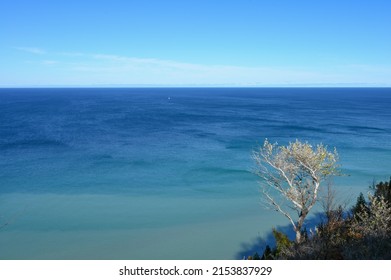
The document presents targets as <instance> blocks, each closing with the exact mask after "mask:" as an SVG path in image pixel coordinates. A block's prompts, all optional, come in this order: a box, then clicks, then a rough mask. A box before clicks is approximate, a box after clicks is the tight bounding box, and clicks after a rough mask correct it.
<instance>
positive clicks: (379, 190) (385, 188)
mask: <svg viewBox="0 0 391 280" xmlns="http://www.w3.org/2000/svg"><path fill="white" fill-rule="evenodd" d="M373 188H374V191H375V193H374V195H375V196H376V197H380V196H382V197H384V199H385V200H386V201H387V203H389V204H390V203H391V177H390V181H389V182H384V183H383V182H380V183H378V184H377V185H375V186H374V187H373Z"/></svg>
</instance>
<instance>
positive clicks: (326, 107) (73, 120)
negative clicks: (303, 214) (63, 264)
mask: <svg viewBox="0 0 391 280" xmlns="http://www.w3.org/2000/svg"><path fill="white" fill-rule="evenodd" d="M390 105H391V89H370V88H366V89H311V88H306V89H298V88H296V89H240V88H234V89H206V88H205V89H180V88H176V89H0V133H1V134H0V225H1V224H5V223H7V225H6V226H5V227H3V228H1V229H0V248H1V249H0V258H1V259H233V258H240V257H241V254H242V252H244V251H245V247H246V246H248V244H252V243H253V242H255V240H256V238H258V237H262V236H264V235H265V234H267V233H268V232H269V231H270V229H271V227H272V226H275V225H285V224H287V222H286V220H284V218H283V217H280V216H279V215H278V214H276V213H274V212H272V211H269V210H266V209H264V208H263V207H262V205H261V201H260V193H259V187H258V182H257V180H258V179H257V178H256V176H255V175H253V173H252V172H251V171H252V170H253V168H254V167H255V166H254V164H253V162H252V160H251V151H252V150H253V149H254V148H255V147H256V146H257V145H258V144H259V143H262V142H263V140H264V139H265V138H268V139H270V140H271V141H278V142H279V143H281V144H286V143H288V142H289V141H294V140H295V139H296V138H298V139H301V140H308V141H309V142H312V143H319V142H323V143H325V144H327V145H329V146H330V147H334V146H335V147H336V148H337V149H338V152H339V154H340V158H341V164H342V168H343V172H344V173H345V174H347V175H348V176H344V177H341V178H336V179H335V180H334V186H335V188H336V189H337V190H338V192H339V194H340V196H341V197H343V200H349V199H350V200H353V201H354V200H355V197H356V195H357V194H358V193H359V192H360V191H364V192H366V191H367V187H368V186H369V185H370V184H371V183H372V180H374V179H377V180H385V179H388V176H389V175H391V173H390V166H391V164H390V163H391V141H389V139H390V135H391V124H390V123H391V111H390V110H389V107H390Z"/></svg>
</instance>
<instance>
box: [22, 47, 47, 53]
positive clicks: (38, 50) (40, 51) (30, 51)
mask: <svg viewBox="0 0 391 280" xmlns="http://www.w3.org/2000/svg"><path fill="white" fill-rule="evenodd" d="M15 49H17V50H19V51H23V52H28V53H32V54H45V53H46V51H45V50H43V49H40V48H32V47H17V48H15Z"/></svg>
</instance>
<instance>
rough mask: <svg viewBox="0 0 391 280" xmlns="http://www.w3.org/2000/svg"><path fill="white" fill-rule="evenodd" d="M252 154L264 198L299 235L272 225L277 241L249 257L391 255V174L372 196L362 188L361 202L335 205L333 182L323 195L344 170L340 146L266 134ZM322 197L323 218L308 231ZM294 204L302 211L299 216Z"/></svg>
mask: <svg viewBox="0 0 391 280" xmlns="http://www.w3.org/2000/svg"><path fill="white" fill-rule="evenodd" d="M253 158H254V160H255V162H256V164H257V171H256V173H257V174H258V175H259V176H260V177H261V179H262V182H261V188H262V193H263V198H265V201H266V202H268V203H269V205H270V206H271V208H272V209H274V210H275V211H278V212H280V213H281V214H283V215H284V216H285V217H286V218H288V220H289V221H290V223H291V224H292V226H293V230H294V232H295V235H296V238H295V240H294V241H293V240H290V239H289V237H288V236H287V235H286V234H285V233H283V232H280V231H278V230H276V229H273V236H274V239H275V241H276V245H275V247H274V248H271V247H270V246H269V245H267V246H266V248H265V249H264V251H263V253H262V254H258V252H257V253H255V254H254V255H253V256H250V257H248V258H249V259H391V179H390V181H389V182H380V183H378V184H375V183H374V184H373V186H372V187H371V192H370V193H369V194H368V197H367V199H366V198H365V197H364V195H363V194H362V193H360V195H359V196H358V198H357V201H356V204H355V205H354V206H353V207H351V209H345V208H344V207H342V206H339V205H336V202H335V193H334V192H333V191H332V190H331V186H330V185H328V188H327V194H326V196H325V197H323V198H320V197H319V192H320V190H321V188H322V187H324V186H323V183H324V182H325V181H326V179H328V178H330V177H331V176H333V175H339V174H340V173H339V171H338V168H339V166H338V165H337V161H338V154H337V152H336V150H335V149H334V151H333V152H330V151H328V150H327V147H326V146H323V145H322V144H320V145H318V146H317V147H316V148H314V147H313V146H311V145H310V144H308V143H307V142H305V143H302V142H300V141H298V140H296V142H294V143H290V144H289V145H287V146H278V145H277V143H276V144H271V143H269V142H268V141H267V140H265V142H264V145H263V146H262V147H261V148H259V149H258V150H256V151H254V154H253ZM273 191H274V192H273ZM319 201H322V204H323V208H324V215H323V217H324V218H323V219H322V220H321V222H319V224H318V225H317V226H316V227H315V228H312V229H310V231H307V230H306V229H305V228H304V224H305V223H304V222H305V219H306V217H307V216H308V214H309V212H310V210H311V209H312V207H313V206H314V205H315V204H316V203H317V202H319ZM286 202H288V207H286V205H287V204H286ZM284 206H285V208H283V207H284ZM290 210H294V211H293V213H294V212H296V213H297V217H298V218H297V219H296V220H295V219H294V217H293V216H292V214H291V213H292V211H290Z"/></svg>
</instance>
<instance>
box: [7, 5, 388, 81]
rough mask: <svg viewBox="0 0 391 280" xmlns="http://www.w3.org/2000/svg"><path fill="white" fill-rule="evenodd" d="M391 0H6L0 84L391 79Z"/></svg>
mask: <svg viewBox="0 0 391 280" xmlns="http://www.w3.org/2000/svg"><path fill="white" fill-rule="evenodd" d="M390 14H391V1H387V0H384V1H379V0H370V1H369V0H368V1H359V0H355V1H354V0H343V1H342V0H327V1H321V0H319V1H314V0H303V1H301V0H273V1H272V0H236V1H233V0H232V1H231V0H208V1H206V0H205V1H204V0H186V1H185V0H182V1H179V0H128V1H126V0H123V1H119V0H107V1H103V0H102V1H99V0H95V1H89V0H86V1H82V0H76V1H75V0H67V1H49V0H35V1H31V0H30V1H28V0H26V1H21V0H12V1H1V2H0V87H8V86H11V87H13V86H15V87H19V86H21V87H25V86H391V36H390V34H391V33H390V28H391V16H390Z"/></svg>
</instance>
